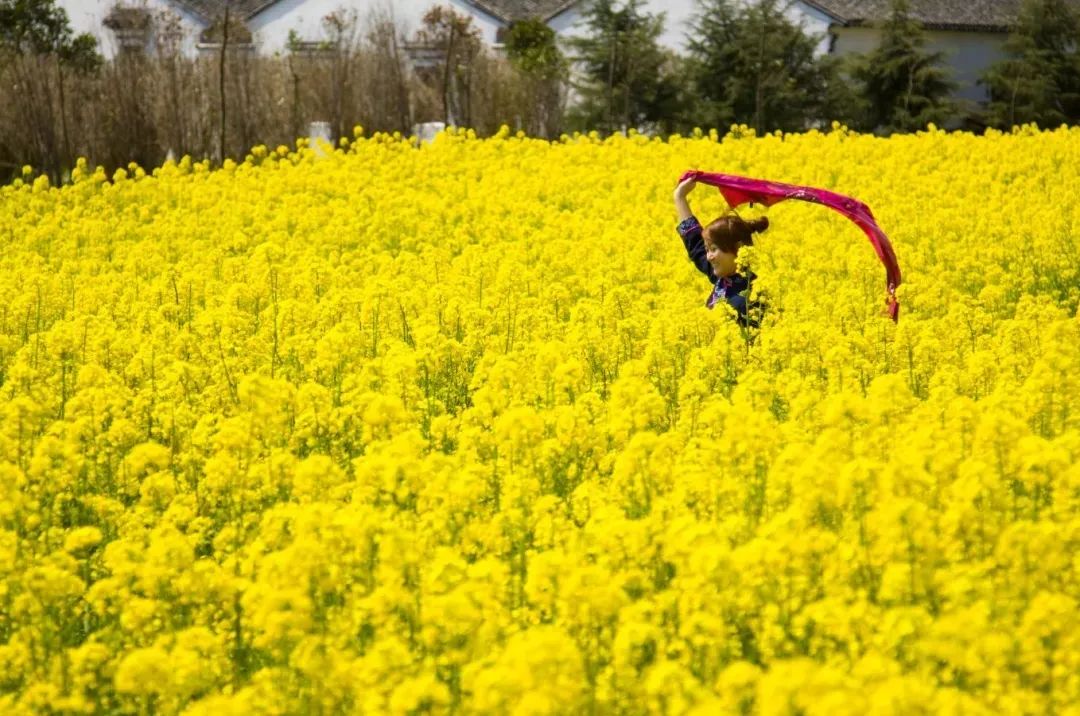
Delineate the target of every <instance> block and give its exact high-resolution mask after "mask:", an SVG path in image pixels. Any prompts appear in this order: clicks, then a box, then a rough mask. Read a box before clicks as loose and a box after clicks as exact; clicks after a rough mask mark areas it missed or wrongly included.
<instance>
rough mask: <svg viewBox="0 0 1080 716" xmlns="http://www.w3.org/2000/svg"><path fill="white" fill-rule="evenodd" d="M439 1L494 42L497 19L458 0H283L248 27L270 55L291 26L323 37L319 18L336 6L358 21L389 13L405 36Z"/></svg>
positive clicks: (306, 35)
mask: <svg viewBox="0 0 1080 716" xmlns="http://www.w3.org/2000/svg"><path fill="white" fill-rule="evenodd" d="M439 4H442V5H449V6H451V7H452V8H453V9H454V11H455V12H457V13H459V14H463V15H470V16H472V18H473V24H474V25H475V26H476V27H477V29H479V30H480V34H481V36H482V37H483V40H484V42H486V43H487V44H489V45H493V44H495V33H496V31H497V30H498V29H499V27H500V25H501V23H500V22H499V21H498V20H497V19H496V18H494V17H491V16H489V15H486V14H484V13H481V12H480V11H479V10H477V9H476V8H475V7H473V6H471V5H468V4H466V3H465V2H462V0H441V2H440V0H393V2H390V1H389V0H284V1H283V2H278V3H275V4H274V5H271V6H270V7H269V8H267V9H266V10H264V11H262V12H260V13H259V14H257V15H256V16H255V17H253V18H251V20H250V21H249V22H248V27H249V28H250V29H251V31H252V33H254V34H255V42H256V44H258V45H259V51H260V52H261V53H263V54H269V55H272V54H274V53H275V52H284V51H285V49H286V47H287V46H288V41H289V32H290V31H292V30H295V31H296V33H297V35H298V36H299V38H300V40H301V41H312V42H314V41H318V40H322V39H325V37H326V33H325V31H324V29H323V24H322V20H323V18H324V17H326V16H327V15H329V14H331V13H333V12H335V11H338V10H345V11H346V12H353V11H355V12H356V13H357V17H358V18H359V19H360V20H361V23H363V22H364V21H365V20H367V19H368V18H369V17H371V16H372V15H373V14H378V15H383V16H390V17H392V18H393V19H394V21H395V22H396V23H397V25H398V27H399V28H400V30H401V31H402V32H403V33H404V34H405V36H406V37H407V38H411V37H412V36H413V34H414V33H415V32H416V31H417V30H418V29H420V27H421V25H422V24H423V17H424V15H425V14H426V13H427V11H428V10H430V9H431V8H432V7H433V6H435V5H439Z"/></svg>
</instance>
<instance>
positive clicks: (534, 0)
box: [465, 0, 582, 22]
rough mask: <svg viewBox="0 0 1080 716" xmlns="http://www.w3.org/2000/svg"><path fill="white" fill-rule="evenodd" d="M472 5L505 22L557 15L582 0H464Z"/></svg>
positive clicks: (543, 18) (545, 18) (544, 18)
mask: <svg viewBox="0 0 1080 716" xmlns="http://www.w3.org/2000/svg"><path fill="white" fill-rule="evenodd" d="M465 1H466V2H467V3H469V4H470V5H472V6H473V7H475V8H477V9H479V10H482V11H483V12H486V13H487V14H489V15H492V16H494V17H497V18H499V19H500V20H503V21H505V22H513V21H514V20H526V19H540V20H547V19H548V18H551V17H554V16H555V15H558V14H559V13H560V12H562V11H563V10H566V9H569V8H571V7H573V6H574V5H577V4H579V3H580V2H582V0H465Z"/></svg>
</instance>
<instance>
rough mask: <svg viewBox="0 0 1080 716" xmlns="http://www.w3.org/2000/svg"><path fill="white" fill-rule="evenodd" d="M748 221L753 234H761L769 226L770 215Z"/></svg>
mask: <svg viewBox="0 0 1080 716" xmlns="http://www.w3.org/2000/svg"><path fill="white" fill-rule="evenodd" d="M746 223H747V225H748V226H749V227H750V233H751V234H760V233H761V232H762V231H764V230H765V229H767V228H769V217H767V216H762V217H759V218H757V219H754V220H753V221H748V222H746Z"/></svg>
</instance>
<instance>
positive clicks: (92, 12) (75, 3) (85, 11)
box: [56, 0, 206, 58]
mask: <svg viewBox="0 0 1080 716" xmlns="http://www.w3.org/2000/svg"><path fill="white" fill-rule="evenodd" d="M116 4H117V0H56V5H57V6H58V7H62V8H64V10H65V11H66V12H67V15H68V20H69V21H70V22H71V28H72V30H73V31H74V33H75V34H76V35H81V34H82V33H84V32H85V33H89V34H91V35H93V36H94V37H96V38H97V41H98V51H99V52H101V54H103V55H104V56H105V57H107V58H111V57H115V56H116V52H117V50H118V49H119V48H117V46H116V38H115V37H114V36H113V32H112V30H110V29H109V28H107V27H105V25H104V24H103V23H104V21H105V18H106V16H108V14H109V11H110V10H112V8H113V6H114V5H116ZM122 4H123V5H126V6H135V7H145V8H146V9H147V10H149V11H150V12H151V13H152V14H153V15H154V16H157V15H158V14H159V13H161V12H171V13H172V14H174V15H175V16H177V17H178V18H180V25H181V27H182V28H183V30H184V43H183V51H184V53H185V54H188V55H192V54H194V53H195V43H196V42H197V40H198V36H199V33H200V32H202V31H203V30H204V29H205V28H206V23H205V22H203V21H202V20H201V19H200V18H199V16H198V15H195V14H193V13H191V12H188V11H187V10H183V9H181V8H180V7H179V6H178V5H175V4H174V3H171V2H169V0H126V1H125V2H123V3H122Z"/></svg>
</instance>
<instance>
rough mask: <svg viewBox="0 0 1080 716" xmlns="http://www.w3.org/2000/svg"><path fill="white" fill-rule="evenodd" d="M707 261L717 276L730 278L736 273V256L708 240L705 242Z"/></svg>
mask: <svg viewBox="0 0 1080 716" xmlns="http://www.w3.org/2000/svg"><path fill="white" fill-rule="evenodd" d="M705 259H706V260H707V261H708V262H709V265H711V266H712V269H713V273H715V274H716V275H717V276H730V275H731V274H733V273H735V254H729V253H728V252H727V251H724V250H722V249H720V248H719V247H718V246H717V245H716V244H714V243H712V242H711V241H708V240H706V241H705Z"/></svg>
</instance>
